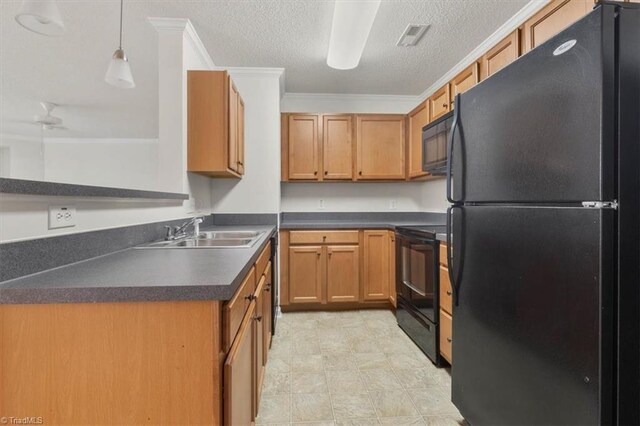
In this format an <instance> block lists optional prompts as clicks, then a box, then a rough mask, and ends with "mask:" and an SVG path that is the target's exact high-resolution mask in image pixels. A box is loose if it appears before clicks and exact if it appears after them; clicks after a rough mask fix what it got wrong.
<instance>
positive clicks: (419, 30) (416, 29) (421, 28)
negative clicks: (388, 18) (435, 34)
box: [396, 24, 429, 47]
mask: <svg viewBox="0 0 640 426" xmlns="http://www.w3.org/2000/svg"><path fill="white" fill-rule="evenodd" d="M427 28H429V26H428V25H416V24H409V25H407V28H406V29H405V30H404V32H403V33H402V36H401V37H400V40H398V43H396V45H398V46H400V47H409V46H415V45H416V44H418V42H419V41H420V37H422V36H423V35H424V33H425V32H426V31H427Z"/></svg>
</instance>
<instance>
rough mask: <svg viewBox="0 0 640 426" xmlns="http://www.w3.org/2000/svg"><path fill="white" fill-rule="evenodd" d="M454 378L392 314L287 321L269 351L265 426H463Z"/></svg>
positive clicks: (286, 317)
mask: <svg viewBox="0 0 640 426" xmlns="http://www.w3.org/2000/svg"><path fill="white" fill-rule="evenodd" d="M450 394H451V377H450V373H449V371H448V370H447V369H444V368H436V367H435V366H434V365H433V364H432V363H431V361H429V359H428V358H427V357H426V356H425V355H424V354H423V353H422V352H421V351H420V350H419V349H418V348H417V347H416V346H415V344H414V343H413V342H412V341H411V339H409V338H408V337H407V336H406V335H405V334H404V332H403V331H402V330H401V329H400V328H399V327H398V325H397V324H396V320H395V316H394V315H393V313H392V312H391V311H388V310H360V311H346V312H300V313H287V314H283V316H282V317H281V318H280V319H279V321H278V323H277V331H276V335H275V336H274V339H273V345H272V347H271V350H270V351H269V361H268V363H267V370H266V373H265V379H264V386H263V390H262V399H261V402H260V410H259V413H258V418H257V420H256V423H257V424H259V425H289V424H310V425H311V424H312V425H374V424H386V425H408V424H411V425H454V426H455V425H464V424H466V423H465V421H464V420H463V418H462V416H461V415H460V413H459V412H458V410H457V409H456V407H455V406H454V405H453V404H452V403H451V402H450Z"/></svg>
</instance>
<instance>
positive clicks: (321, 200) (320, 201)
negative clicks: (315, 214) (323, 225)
mask: <svg viewBox="0 0 640 426" xmlns="http://www.w3.org/2000/svg"><path fill="white" fill-rule="evenodd" d="M318 210H324V200H323V199H322V198H320V200H319V201H318Z"/></svg>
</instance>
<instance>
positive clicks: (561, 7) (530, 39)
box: [522, 0, 594, 53]
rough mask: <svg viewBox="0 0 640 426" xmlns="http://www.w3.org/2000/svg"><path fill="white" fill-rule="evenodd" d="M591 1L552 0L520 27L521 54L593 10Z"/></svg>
mask: <svg viewBox="0 0 640 426" xmlns="http://www.w3.org/2000/svg"><path fill="white" fill-rule="evenodd" d="M593 4H594V2H593V0H553V1H552V2H551V3H549V4H548V5H547V6H545V7H544V8H542V10H540V11H539V12H538V13H536V14H535V15H533V16H532V17H531V18H530V19H529V20H528V21H527V22H525V23H524V26H523V27H522V36H523V39H524V43H523V50H524V52H523V53H527V52H528V51H530V50H531V49H533V48H534V47H536V46H539V45H540V44H542V43H544V42H545V41H547V40H548V39H550V38H551V37H553V36H554V35H556V34H557V33H559V32H560V31H562V30H563V29H565V28H566V27H568V26H569V25H571V24H573V23H574V22H576V21H577V20H578V19H580V18H582V17H583V16H584V15H586V14H587V13H589V11H590V10H591V9H592V8H593Z"/></svg>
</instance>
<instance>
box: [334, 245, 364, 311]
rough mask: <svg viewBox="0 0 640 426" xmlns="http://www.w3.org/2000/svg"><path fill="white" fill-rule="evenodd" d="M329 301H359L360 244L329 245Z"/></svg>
mask: <svg viewBox="0 0 640 426" xmlns="http://www.w3.org/2000/svg"><path fill="white" fill-rule="evenodd" d="M326 252H327V301H328V302H329V303H336V302H357V301H358V300H359V298H360V250H359V248H358V246H327V248H326Z"/></svg>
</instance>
